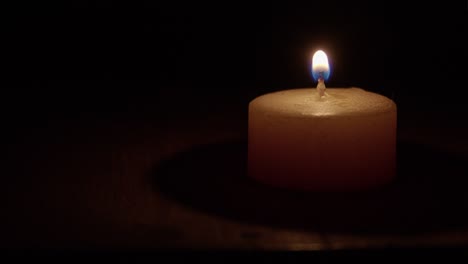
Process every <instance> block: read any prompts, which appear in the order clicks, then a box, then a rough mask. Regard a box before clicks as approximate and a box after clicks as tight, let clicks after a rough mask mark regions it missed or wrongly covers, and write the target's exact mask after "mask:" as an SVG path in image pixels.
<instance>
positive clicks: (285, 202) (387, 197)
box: [150, 141, 468, 234]
mask: <svg viewBox="0 0 468 264" xmlns="http://www.w3.org/2000/svg"><path fill="white" fill-rule="evenodd" d="M397 152H398V175H397V178H396V179H395V181H393V182H392V183H391V184H389V185H387V186H385V187H382V188H379V189H375V190H372V191H366V192H356V193H312V192H299V191H290V190H283V189H278V188H274V187H270V186H266V185H263V184H260V183H257V182H256V181H254V180H252V179H250V178H249V177H248V176H247V175H246V165H247V164H246V163H247V162H246V161H247V154H246V153H247V143H246V142H245V141H238V142H225V143H220V144H215V145H204V146H199V147H197V148H193V149H191V150H189V151H187V152H184V153H180V154H178V155H176V156H173V157H172V158H171V159H169V160H165V161H163V162H161V163H160V164H158V165H157V166H156V167H155V168H154V170H153V171H152V172H151V174H150V177H151V180H152V183H153V184H154V187H155V189H156V191H158V192H161V193H163V194H164V195H165V196H167V197H170V198H171V199H174V200H177V201H179V202H181V203H183V204H186V205H188V206H191V207H193V208H196V209H198V210H203V211H205V212H208V213H212V214H216V215H220V216H223V217H228V218H232V219H235V220H238V221H244V222H249V223H256V224H263V225H270V226H279V227H287V228H297V229H301V230H314V231H319V232H320V231H322V232H342V233H343V232H345V233H347V232H349V233H374V234H377V233H378V234H411V233H420V232H429V231H443V230H450V229H456V228H460V227H464V226H467V227H468V191H467V187H468V179H467V178H468V170H467V167H466V162H467V160H465V159H463V158H461V157H457V156H454V155H450V154H449V153H444V152H441V151H438V150H435V149H431V148H429V147H427V146H423V145H416V144H411V143H407V142H406V143H405V142H399V143H398V151H397Z"/></svg>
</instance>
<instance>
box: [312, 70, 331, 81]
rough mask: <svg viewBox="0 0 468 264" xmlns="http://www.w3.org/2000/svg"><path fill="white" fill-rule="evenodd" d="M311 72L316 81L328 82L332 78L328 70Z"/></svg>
mask: <svg viewBox="0 0 468 264" xmlns="http://www.w3.org/2000/svg"><path fill="white" fill-rule="evenodd" d="M311 72H312V78H314V80H315V81H318V80H319V79H320V78H321V79H323V80H324V81H326V80H328V78H330V70H326V71H320V70H312V71H311Z"/></svg>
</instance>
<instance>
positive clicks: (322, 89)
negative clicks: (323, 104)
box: [317, 77, 326, 99]
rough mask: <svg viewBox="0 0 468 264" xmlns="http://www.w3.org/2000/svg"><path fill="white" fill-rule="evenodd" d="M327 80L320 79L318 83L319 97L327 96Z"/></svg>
mask: <svg viewBox="0 0 468 264" xmlns="http://www.w3.org/2000/svg"><path fill="white" fill-rule="evenodd" d="M325 89H326V87H325V81H324V80H323V78H321V77H320V78H319V79H318V84H317V91H318V97H319V99H321V98H323V97H324V96H325Z"/></svg>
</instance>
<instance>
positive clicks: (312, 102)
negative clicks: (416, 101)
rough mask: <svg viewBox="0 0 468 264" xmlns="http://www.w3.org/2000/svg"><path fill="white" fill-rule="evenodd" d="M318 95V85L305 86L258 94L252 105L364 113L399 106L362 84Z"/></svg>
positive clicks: (287, 111)
mask: <svg viewBox="0 0 468 264" xmlns="http://www.w3.org/2000/svg"><path fill="white" fill-rule="evenodd" d="M326 94H327V95H326V96H325V98H322V99H319V98H318V94H317V89H315V88H302V89H291V90H283V91H278V92H273V93H268V94H265V95H262V96H259V97H257V98H255V99H254V100H253V101H252V102H251V103H250V107H256V108H257V109H263V110H265V111H268V112H275V113H280V114H282V115H293V116H304V117H308V116H314V117H316V116H323V117H332V116H357V115H360V116H365V115H369V114H372V115H374V114H378V113H387V112H390V111H394V110H395V109H396V104H395V103H394V102H393V101H392V100H390V99H389V98H387V97H385V96H383V95H380V94H376V93H373V92H368V91H365V90H363V89H361V88H355V87H352V88H329V89H327V90H326Z"/></svg>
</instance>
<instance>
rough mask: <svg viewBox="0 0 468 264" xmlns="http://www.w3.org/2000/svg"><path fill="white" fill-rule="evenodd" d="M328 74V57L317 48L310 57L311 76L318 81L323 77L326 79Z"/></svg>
mask: <svg viewBox="0 0 468 264" xmlns="http://www.w3.org/2000/svg"><path fill="white" fill-rule="evenodd" d="M329 76H330V65H329V64H328V57H327V54H325V52H323V51H322V50H318V51H317V52H315V53H314V56H313V57H312V77H313V78H314V80H316V81H318V80H319V79H323V80H324V81H326V80H327V79H328V77H329Z"/></svg>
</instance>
